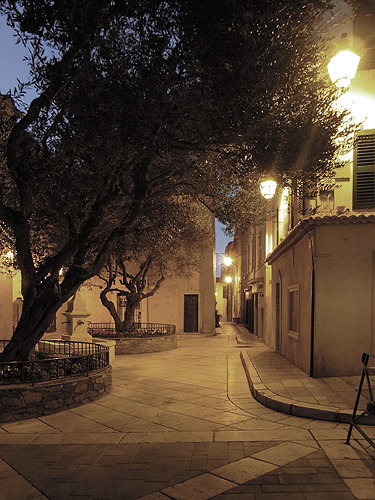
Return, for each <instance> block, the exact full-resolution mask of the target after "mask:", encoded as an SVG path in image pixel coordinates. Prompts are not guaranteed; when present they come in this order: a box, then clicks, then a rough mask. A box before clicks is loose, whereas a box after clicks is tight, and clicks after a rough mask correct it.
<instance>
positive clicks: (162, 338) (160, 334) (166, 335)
mask: <svg viewBox="0 0 375 500" xmlns="http://www.w3.org/2000/svg"><path fill="white" fill-rule="evenodd" d="M87 332H88V333H89V334H90V335H92V336H93V339H94V342H95V337H96V338H97V340H99V339H101V338H107V339H113V340H115V341H116V347H115V353H116V355H118V354H120V355H121V354H144V353H147V352H162V351H170V350H172V349H176V348H177V336H176V334H175V326H174V325H165V324H160V323H135V325H134V328H133V329H132V330H131V331H128V332H121V333H117V332H116V330H115V325H114V323H89V327H88V329H87Z"/></svg>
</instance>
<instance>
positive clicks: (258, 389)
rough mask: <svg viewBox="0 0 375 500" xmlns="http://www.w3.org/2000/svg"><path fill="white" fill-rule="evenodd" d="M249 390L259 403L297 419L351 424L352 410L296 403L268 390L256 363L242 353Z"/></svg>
mask: <svg viewBox="0 0 375 500" xmlns="http://www.w3.org/2000/svg"><path fill="white" fill-rule="evenodd" d="M240 358H241V362H242V365H243V367H244V370H245V373H246V378H247V381H248V383H249V388H250V391H251V394H252V395H253V397H254V399H256V400H257V401H258V402H259V403H261V404H262V405H264V406H266V407H267V408H270V409H272V410H275V411H279V412H281V413H286V414H287V415H293V416H295V417H304V418H311V419H315V420H326V421H329V422H339V423H350V421H351V418H352V413H353V412H352V410H350V409H340V408H337V407H331V406H323V405H318V404H311V403H304V402H302V401H295V400H293V399H288V398H285V397H283V396H280V395H278V394H276V393H275V392H273V391H271V390H270V389H268V387H267V386H266V385H265V384H264V383H263V382H262V380H261V378H260V376H259V373H258V371H257V369H256V368H255V366H254V363H253V362H252V360H251V359H250V357H249V356H246V358H245V355H244V353H243V352H241V353H240Z"/></svg>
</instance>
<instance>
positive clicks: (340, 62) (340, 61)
mask: <svg viewBox="0 0 375 500" xmlns="http://www.w3.org/2000/svg"><path fill="white" fill-rule="evenodd" d="M359 60H360V57H359V56H358V55H357V54H354V53H353V52H351V51H350V50H342V51H341V52H339V53H338V54H336V55H335V56H333V57H332V58H331V60H330V61H329V63H328V65H327V68H328V73H329V76H330V78H331V80H332V83H334V84H335V85H336V86H337V87H341V88H347V87H349V85H350V82H351V81H352V80H353V78H354V76H355V73H356V71H357V68H358V64H359Z"/></svg>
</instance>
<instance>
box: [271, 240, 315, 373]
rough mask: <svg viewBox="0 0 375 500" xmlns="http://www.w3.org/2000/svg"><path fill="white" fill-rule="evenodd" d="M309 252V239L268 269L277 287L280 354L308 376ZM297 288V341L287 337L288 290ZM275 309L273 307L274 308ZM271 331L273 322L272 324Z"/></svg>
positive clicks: (291, 249) (309, 324)
mask: <svg viewBox="0 0 375 500" xmlns="http://www.w3.org/2000/svg"><path fill="white" fill-rule="evenodd" d="M311 262H312V261H311V251H310V248H309V239H308V237H307V236H306V237H304V238H303V239H302V240H301V241H299V242H298V243H296V244H295V245H294V246H293V247H292V248H290V249H289V250H287V251H286V252H285V253H284V254H283V255H282V256H281V257H280V258H279V259H278V260H277V261H276V262H275V263H274V264H273V266H272V281H273V284H276V283H280V290H281V304H280V313H281V314H280V327H281V332H280V333H281V338H280V342H279V347H280V352H281V354H282V355H283V356H285V357H286V358H287V359H288V360H289V361H291V362H292V363H293V364H294V365H296V366H298V368H301V369H302V370H303V371H304V372H306V373H309V372H310V351H311V349H310V346H311V343H310V339H311V321H310V318H311V282H312V280H311V276H312V264H311ZM293 285H299V291H300V324H299V332H298V334H299V335H298V338H295V336H292V335H290V333H289V324H288V293H289V291H288V288H289V287H290V286H293ZM274 307H275V306H274ZM273 327H274V331H275V329H276V328H275V327H276V325H275V322H274V324H273Z"/></svg>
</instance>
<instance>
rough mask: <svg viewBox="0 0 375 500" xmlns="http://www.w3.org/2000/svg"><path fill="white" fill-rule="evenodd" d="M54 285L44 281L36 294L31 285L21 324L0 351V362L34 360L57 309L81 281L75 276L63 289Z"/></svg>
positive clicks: (25, 299) (23, 308) (71, 294)
mask: <svg viewBox="0 0 375 500" xmlns="http://www.w3.org/2000/svg"><path fill="white" fill-rule="evenodd" d="M51 284H52V283H51V282H44V283H41V284H40V285H39V288H38V291H37V293H36V295H35V294H34V290H33V289H32V287H31V286H30V289H29V290H26V292H25V297H24V303H23V307H22V313H21V316H20V319H19V322H18V325H17V327H16V329H15V331H14V333H13V336H12V338H11V339H10V342H9V344H7V345H6V346H5V348H4V351H3V352H2V353H0V362H1V361H28V360H30V359H32V358H33V357H34V348H35V345H36V344H37V342H39V340H40V339H41V338H42V337H43V335H44V333H45V332H46V330H47V329H48V327H49V325H50V324H51V322H52V320H53V318H54V316H55V314H56V312H57V311H58V310H59V309H60V307H61V306H62V305H63V304H64V303H65V302H66V301H67V300H69V299H70V298H71V297H72V296H73V294H74V293H75V292H76V291H77V289H78V288H79V286H80V285H81V284H82V280H80V279H79V278H77V277H75V278H74V279H73V280H71V282H70V286H69V287H68V288H67V289H65V290H64V292H62V291H61V289H60V288H59V287H58V286H51Z"/></svg>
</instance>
